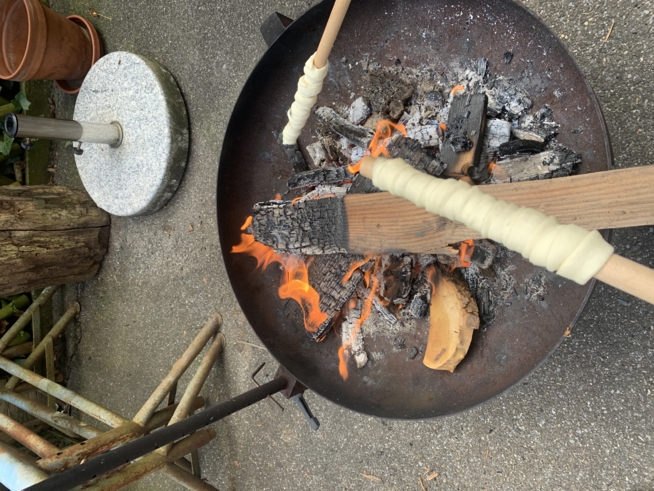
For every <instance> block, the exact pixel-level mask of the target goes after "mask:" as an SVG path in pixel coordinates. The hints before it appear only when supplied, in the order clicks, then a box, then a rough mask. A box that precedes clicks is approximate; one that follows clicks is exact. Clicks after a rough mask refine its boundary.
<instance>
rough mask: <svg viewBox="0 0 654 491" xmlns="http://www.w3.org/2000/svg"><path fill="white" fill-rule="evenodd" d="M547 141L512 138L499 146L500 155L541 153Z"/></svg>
mask: <svg viewBox="0 0 654 491" xmlns="http://www.w3.org/2000/svg"><path fill="white" fill-rule="evenodd" d="M545 146H546V143H545V142H538V141H535V140H511V141H509V142H506V143H502V144H501V145H500V148H499V155H500V157H506V156H507V155H516V154H519V153H541V152H542V151H543V150H545Z"/></svg>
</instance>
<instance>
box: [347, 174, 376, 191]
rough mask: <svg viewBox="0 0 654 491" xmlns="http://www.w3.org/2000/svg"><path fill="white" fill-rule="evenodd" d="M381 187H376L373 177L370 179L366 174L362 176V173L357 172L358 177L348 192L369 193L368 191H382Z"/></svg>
mask: <svg viewBox="0 0 654 491" xmlns="http://www.w3.org/2000/svg"><path fill="white" fill-rule="evenodd" d="M380 192H381V189H379V188H378V187H376V186H375V185H374V184H373V183H372V180H371V179H368V178H367V177H365V176H362V175H361V174H357V175H356V177H355V178H354V182H353V183H352V186H350V189H349V190H348V194H367V193H380Z"/></svg>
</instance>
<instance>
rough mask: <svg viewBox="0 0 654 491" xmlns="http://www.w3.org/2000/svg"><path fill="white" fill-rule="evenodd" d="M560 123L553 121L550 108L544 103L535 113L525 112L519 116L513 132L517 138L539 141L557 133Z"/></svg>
mask: <svg viewBox="0 0 654 491" xmlns="http://www.w3.org/2000/svg"><path fill="white" fill-rule="evenodd" d="M560 127H561V125H559V124H558V123H557V122H556V121H554V115H553V112H552V108H551V107H550V106H548V105H547V104H545V105H544V106H543V107H542V108H541V109H539V110H538V111H537V112H536V113H535V114H526V115H523V116H521V117H520V120H519V121H518V128H517V129H514V130H513V134H514V135H516V137H518V138H522V139H531V140H534V139H535V140H539V141H550V140H551V139H553V138H554V137H555V136H556V135H557V134H558V133H559V129H560Z"/></svg>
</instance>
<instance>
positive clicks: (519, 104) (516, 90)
mask: <svg viewBox="0 0 654 491" xmlns="http://www.w3.org/2000/svg"><path fill="white" fill-rule="evenodd" d="M484 91H485V92H486V94H488V114H489V115H490V116H492V117H494V118H496V117H498V116H500V115H501V114H502V113H503V112H505V113H506V114H507V115H508V116H509V118H510V119H517V118H519V117H520V116H523V115H524V113H525V111H526V110H528V109H530V108H531V106H532V105H533V102H532V100H531V98H530V97H529V94H528V93H527V92H526V91H525V90H524V89H522V88H521V87H520V86H519V85H518V84H517V83H515V82H514V80H513V79H510V78H508V79H507V78H505V77H502V76H501V75H500V76H496V77H491V80H489V81H488V82H487V83H486V85H485V86H484Z"/></svg>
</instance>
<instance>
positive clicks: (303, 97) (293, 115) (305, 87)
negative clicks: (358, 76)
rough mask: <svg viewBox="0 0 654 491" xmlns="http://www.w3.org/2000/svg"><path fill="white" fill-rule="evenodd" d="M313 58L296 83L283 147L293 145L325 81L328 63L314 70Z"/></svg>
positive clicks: (312, 57) (306, 64)
mask: <svg viewBox="0 0 654 491" xmlns="http://www.w3.org/2000/svg"><path fill="white" fill-rule="evenodd" d="M315 56H316V54H315V53H314V54H312V55H311V58H309V59H308V60H307V62H306V63H305V64H304V75H303V76H302V77H300V81H299V82H298V83H297V92H296V93H295V101H294V102H293V104H292V105H291V108H290V109H289V110H288V113H287V115H288V123H287V124H286V127H285V128H284V131H283V133H282V136H283V140H282V141H283V143H284V145H293V144H294V143H295V142H296V141H297V138H298V136H300V132H301V131H302V128H304V125H305V124H306V122H307V119H309V114H311V109H312V108H313V105H314V104H315V103H316V100H318V94H320V91H321V90H322V81H323V80H325V77H326V76H327V72H328V71H329V62H327V64H326V65H325V66H324V67H322V68H316V66H315V65H314V64H313V59H314V57H315Z"/></svg>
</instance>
